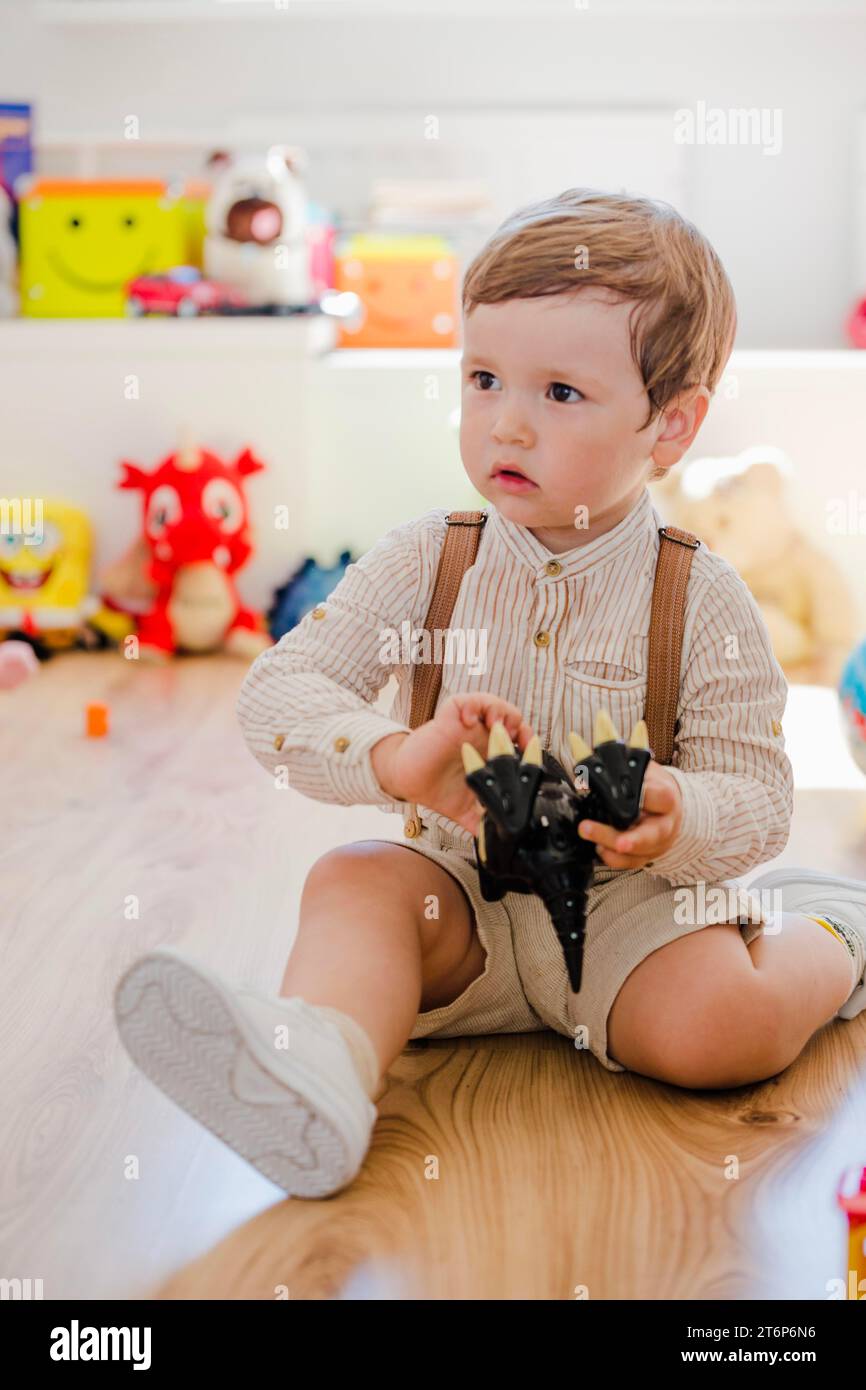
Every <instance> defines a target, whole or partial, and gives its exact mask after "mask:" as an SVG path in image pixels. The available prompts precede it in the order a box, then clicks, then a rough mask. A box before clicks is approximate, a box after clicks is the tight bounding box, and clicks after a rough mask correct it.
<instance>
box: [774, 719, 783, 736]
mask: <svg viewBox="0 0 866 1390" xmlns="http://www.w3.org/2000/svg"><path fill="white" fill-rule="evenodd" d="M781 732H782V726H781V724H780V723H779V721H778V719H774V720H773V733H774V734H780V733H781Z"/></svg>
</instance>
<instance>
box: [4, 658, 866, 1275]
mask: <svg viewBox="0 0 866 1390" xmlns="http://www.w3.org/2000/svg"><path fill="white" fill-rule="evenodd" d="M244 670H245V666H244V665H243V663H235V662H233V661H231V660H230V659H228V658H223V657H186V658H180V659H178V660H176V661H175V662H173V663H172V664H171V665H170V666H168V667H166V668H162V669H154V668H149V667H144V666H141V665H139V664H138V663H133V662H125V661H124V660H123V659H122V658H121V657H120V656H119V655H117V654H111V653H99V654H85V653H73V654H65V655H62V656H57V657H55V658H54V659H53V660H52V661H51V662H49V663H48V664H47V665H46V666H44V667H43V669H42V670H41V671H40V672H39V673H38V675H37V676H36V677H35V678H34V679H33V680H32V681H31V682H29V684H27V685H26V686H24V687H21V688H19V689H18V690H16V691H14V692H11V693H8V694H6V695H4V696H3V697H2V700H0V751H2V756H3V768H4V773H5V785H6V795H5V796H4V797H3V799H2V804H3V813H2V839H0V885H2V903H3V915H2V942H3V971H2V1000H0V1003H2V1009H0V1094H2V1096H3V1119H4V1124H3V1137H2V1141H0V1142H2V1154H0V1184H2V1186H0V1275H2V1276H3V1277H6V1278H14V1277H19V1278H28V1277H29V1278H41V1279H42V1280H43V1288H44V1296H45V1297H46V1298H59V1297H80V1298H107V1297H167V1298H217V1299H225V1298H240V1299H249V1298H253V1299H272V1298H282V1297H288V1298H289V1300H290V1301H291V1300H297V1299H300V1300H305V1299H339V1298H364V1297H388V1298H400V1299H403V1298H407V1299H408V1298H433V1299H442V1298H444V1299H517V1298H529V1299H557V1300H558V1299H574V1298H576V1297H581V1296H588V1297H589V1298H590V1299H611V1298H617V1299H632V1298H648V1299H680V1298H700V1299H710V1298H771V1297H785V1298H823V1297H826V1285H827V1281H828V1280H829V1279H832V1278H834V1277H842V1278H844V1277H845V1264H846V1259H845V1252H846V1241H845V1233H844V1226H843V1223H842V1221H841V1219H840V1217H839V1215H838V1213H837V1211H836V1208H835V1202H834V1192H835V1187H836V1182H837V1180H838V1176H839V1173H840V1172H841V1170H842V1168H844V1167H846V1166H847V1165H848V1164H851V1163H854V1162H860V1163H866V1065H864V1058H866V1015H863V1016H861V1017H860V1018H859V1019H856V1020H854V1021H853V1022H850V1023H843V1022H837V1023H833V1024H830V1025H827V1026H826V1027H825V1028H823V1029H822V1030H821V1031H820V1032H819V1033H818V1034H816V1035H815V1037H814V1038H813V1039H812V1040H811V1042H810V1043H809V1045H808V1046H807V1047H806V1049H805V1050H804V1052H803V1053H802V1054H801V1056H800V1057H799V1058H798V1059H797V1061H796V1062H795V1063H794V1064H793V1065H792V1066H790V1067H788V1068H787V1069H786V1071H785V1072H783V1073H782V1074H781V1075H780V1076H778V1077H776V1078H774V1079H772V1080H771V1081H768V1082H765V1083H763V1084H761V1085H758V1086H750V1087H741V1088H738V1089H736V1090H731V1091H724V1092H719V1091H706V1092H690V1091H686V1090H680V1089H678V1088H676V1087H672V1086H664V1085H661V1084H659V1083H657V1082H654V1081H651V1080H649V1079H647V1078H644V1077H640V1076H637V1075H634V1074H630V1073H623V1074H613V1073H609V1072H606V1071H605V1070H604V1069H603V1068H602V1067H600V1066H599V1064H598V1063H597V1062H596V1061H595V1059H594V1058H593V1057H592V1056H591V1055H590V1054H587V1053H581V1052H577V1051H575V1049H574V1048H573V1046H572V1045H571V1044H570V1042H569V1041H568V1039H567V1038H564V1037H560V1036H558V1035H557V1034H554V1033H535V1034H525V1035H515V1036H500V1037H486V1038H479V1039H475V1038H467V1039H453V1040H452V1039H446V1040H438V1041H437V1040H427V1041H426V1042H423V1043H416V1044H412V1045H411V1046H409V1047H407V1049H406V1051H405V1052H404V1053H403V1054H402V1056H401V1057H400V1058H399V1059H398V1061H397V1062H396V1063H395V1065H394V1066H393V1067H392V1069H391V1072H390V1073H389V1076H388V1078H387V1083H386V1088H385V1090H384V1093H383V1094H382V1096H381V1097H380V1099H379V1101H378V1108H379V1116H380V1118H379V1122H378V1124H377V1127H376V1131H375V1134H374V1141H373V1146H372V1148H371V1151H370V1154H369V1156H368V1158H367V1161H366V1163H365V1165H364V1168H363V1169H362V1171H361V1174H360V1176H359V1177H358V1179H357V1180H356V1182H355V1183H354V1184H353V1185H352V1187H351V1188H349V1189H348V1190H347V1191H345V1192H343V1193H340V1194H338V1195H337V1196H335V1197H333V1198H329V1199H327V1200H326V1201H320V1202H308V1201H303V1200H301V1199H294V1200H288V1199H286V1198H284V1197H283V1196H282V1195H281V1194H280V1193H279V1191H278V1190H277V1189H275V1188H274V1187H273V1186H272V1185H271V1184H269V1183H268V1182H267V1181H266V1180H265V1179H264V1178H262V1177H260V1176H259V1175H258V1173H256V1172H255V1171H254V1170H253V1169H251V1168H249V1167H248V1165H247V1164H246V1163H244V1162H243V1160H242V1159H240V1158H239V1157H237V1155H235V1154H233V1153H232V1152H231V1151H230V1150H228V1149H227V1148H226V1147H225V1146H224V1145H222V1144H221V1143H220V1142H219V1141H218V1140H217V1139H215V1138H213V1137H212V1136H211V1135H210V1134H209V1133H208V1132H207V1131H206V1130H204V1129H202V1128H201V1127H200V1126H199V1125H197V1124H196V1123H195V1121H194V1120H192V1119H191V1118H190V1117H189V1116H187V1115H186V1114H185V1112H183V1111H181V1110H180V1109H178V1108H177V1107H176V1106H174V1105H173V1104H172V1102H171V1101H170V1100H169V1099H168V1098H167V1097H165V1096H164V1095H163V1094H162V1093H161V1092H160V1091H158V1090H157V1089H156V1088H155V1087H154V1086H153V1085H152V1084H151V1083H150V1082H149V1081H148V1080H147V1078H146V1077H144V1076H143V1075H141V1074H140V1073H139V1072H137V1071H136V1069H135V1068H134V1067H133V1065H132V1063H131V1062H130V1060H129V1058H128V1057H127V1055H126V1053H125V1051H124V1049H123V1048H122V1046H121V1043H120V1040H119V1038H118V1036H117V1032H116V1029H115V1026H114V1019H113V1013H112V991H113V988H114V985H115V983H116V981H117V979H118V977H119V976H120V974H121V973H122V972H123V970H124V969H125V968H126V966H127V965H128V964H129V963H130V962H131V961H132V960H133V959H135V958H136V957H137V956H138V955H140V954H142V953H143V952H144V951H146V950H148V949H150V948H151V947H153V946H155V945H157V944H160V943H163V942H172V943H174V944H177V945H180V946H181V947H182V948H183V949H184V950H189V951H190V953H192V954H194V955H196V956H198V957H199V958H201V959H202V960H205V961H207V962H208V963H209V964H210V965H211V966H212V967H213V968H215V969H216V970H218V971H220V972H221V973H223V974H224V975H225V976H226V977H227V978H229V979H232V980H234V981H236V982H237V983H238V984H239V985H240V984H245V985H250V986H253V987H255V988H260V989H269V990H273V991H274V992H276V990H277V987H278V983H279V980H280V977H281V974H282V969H283V966H284V964H285V960H286V957H287V955H288V952H289V951H290V949H291V944H292V939H293V933H294V930H295V922H296V914H297V904H298V900H299V897H300V892H301V887H302V885H303V882H304V878H305V876H306V873H307V871H308V869H309V867H310V866H311V864H312V863H313V862H314V860H315V859H317V858H318V857H319V856H320V855H321V854H323V853H324V852H325V851H326V850H327V849H329V848H330V847H331V846H332V845H336V844H341V843H345V842H346V841H347V840H353V839H362V838H365V837H368V836H375V837H377V838H383V837H384V838H393V839H396V840H399V839H400V836H401V825H400V821H399V819H398V818H397V817H390V816H388V817H386V816H384V815H383V814H382V813H381V812H379V811H378V810H377V809H376V808H370V807H351V808H342V807H335V806H328V805H325V804H321V803H317V802H313V801H310V800H309V799H305V798H303V797H301V796H299V795H297V794H296V793H294V792H292V791H290V790H288V791H277V790H276V789H275V788H274V787H273V786H272V784H271V782H270V781H269V779H268V778H267V777H266V775H265V774H264V773H263V772H262V770H261V768H259V767H258V765H257V764H256V763H255V762H254V760H253V759H252V758H251V757H250V755H249V753H248V752H247V750H246V748H245V746H244V745H243V741H242V739H241V737H240V733H239V731H238V728H237V724H236V721H235V716H234V699H235V695H236V692H237V688H238V685H239V683H240V680H241V679H242V676H243V673H244ZM89 700H105V701H107V702H108V703H109V705H110V706H111V731H110V734H109V736H108V737H107V738H106V739H103V740H88V739H86V738H85V737H84V732H83V731H84V706H85V705H86V703H87V702H88V701H89ZM863 807H864V796H862V795H861V794H860V793H859V792H824V791H820V792H804V793H801V794H798V800H797V812H796V816H795V824H794V831H793V833H792V836H791V839H790V841H789V844H788V846H787V848H786V850H785V853H784V855H782V856H780V858H779V860H778V861H776V862H777V863H779V864H781V863H784V862H789V861H790V862H796V861H798V860H799V861H800V862H804V863H809V864H812V865H814V866H815V867H819V868H824V869H825V870H827V871H833V870H834V869H838V870H839V871H840V872H843V873H848V874H852V873H853V874H857V875H859V876H863V877H866V855H864V820H863ZM130 895H135V896H136V897H137V898H138V901H139V917H138V919H137V920H136V919H134V918H132V919H129V918H128V916H127V915H125V905H126V904H127V902H128V900H129V898H130ZM733 1160H736V1163H737V1165H738V1176H731V1175H730V1172H731V1169H732V1168H733V1166H734V1163H733ZM131 1161H133V1162H134V1163H136V1164H137V1165H138V1167H137V1175H136V1174H135V1172H134V1171H133V1173H132V1174H131V1173H130V1164H131Z"/></svg>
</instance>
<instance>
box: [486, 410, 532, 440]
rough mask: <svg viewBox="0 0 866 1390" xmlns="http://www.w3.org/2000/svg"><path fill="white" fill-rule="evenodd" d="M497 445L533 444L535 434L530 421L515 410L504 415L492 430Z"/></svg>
mask: <svg viewBox="0 0 866 1390" xmlns="http://www.w3.org/2000/svg"><path fill="white" fill-rule="evenodd" d="M491 434H492V435H493V438H494V439H495V440H496V442H497V444H531V443H532V440H533V438H534V432H533V429H532V426H531V425H530V424H529V421H528V420H526V419H525V417H523V416H521V415H520V414H518V413H517V412H515V411H514V410H510V411H508V412H507V413H506V412H504V411H503V413H502V414H501V415H500V416H499V418H498V419H497V421H496V423H495V425H494V426H493V429H492V430H491Z"/></svg>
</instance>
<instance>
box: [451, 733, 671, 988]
mask: <svg viewBox="0 0 866 1390" xmlns="http://www.w3.org/2000/svg"><path fill="white" fill-rule="evenodd" d="M594 737H595V745H596V746H595V747H594V748H590V746H589V744H588V743H586V742H585V741H584V740H583V739H582V738H581V737H580V736H579V734H576V733H574V732H571V733H569V735H568V740H569V745H570V747H571V753H572V757H573V759H574V766H575V768H576V767H578V766H580V767H581V782H580V785H579V786H577V787H576V786H575V785H574V783H573V782H572V780H571V778H570V777H569V774H568V773H567V772H566V770H565V768H564V767H563V766H562V765H561V764H560V763H559V762H558V761H557V760H556V758H554V757H553V756H552V754H550V753H548V752H547V750H546V749H543V748H542V747H541V740H540V738H539V737H538V735H537V734H534V735H533V737H532V738H531V739H530V741H529V743H528V744H527V745H526V748H525V750H524V752H523V757H522V758H521V757H520V756H519V755H518V753H517V750H516V749H515V747H514V744H513V743H512V741H511V739H510V738H509V736H508V732H507V730H506V729H505V726H504V725H503V724H502V723H501V722H499V721H497V723H495V724H494V726H493V728H492V730H491V732H490V738H489V741H488V748H487V761H486V762H485V761H484V759H483V758H482V757H481V755H480V754H479V753H478V752H477V750H476V749H475V748H473V746H472V745H471V744H470V743H464V744H463V745H462V748H461V753H462V757H463V767H464V769H465V772H466V781H467V783H468V784H469V786H470V787H471V788H472V789H473V791H474V792H475V793H476V795H477V797H478V800H479V802H480V803H481V805H482V806H483V808H484V815H483V816H482V819H481V823H480V825H479V829H478V836H477V839H476V859H477V868H478V875H479V882H480V886H481V895H482V897H483V898H484V899H485V901H486V902H498V901H499V899H500V898H503V897H504V896H505V894H506V893H508V892H514V893H535V894H537V895H538V897H540V898H541V900H542V901H543V903H544V905H545V907H546V908H547V910H548V912H549V914H550V918H551V921H552V923H553V926H554V929H555V931H556V934H557V937H558V938H559V942H560V945H561V946H562V950H563V954H564V956H565V963H566V968H567V970H568V978H569V983H570V985H571V988H572V990H573V991H574V993H575V994H577V993H578V992H579V990H580V983H581V975H582V968H583V942H584V932H585V927H586V895H587V891H588V888H589V885H590V883H591V881H592V875H593V868H594V866H595V863H596V847H595V844H594V842H593V841H591V840H582V839H580V837H579V835H578V827H579V825H580V822H581V821H582V820H584V819H588V820H595V821H599V822H601V823H603V824H606V825H614V826H615V827H616V828H617V829H619V830H624V829H626V828H627V827H628V826H629V825H633V824H634V822H635V821H636V820H637V819H638V816H639V815H640V801H641V792H642V788H643V780H644V774H645V772H646V769H647V766H648V764H649V762H650V760H651V756H652V754H651V752H650V748H649V739H648V736H647V728H646V724H645V723H644V721H643V720H642V719H641V720H638V722H637V723H636V724H635V726H634V728H633V729H632V733H631V738H630V739H629V741H628V743H624V742H623V741H622V740H621V739H620V737H619V735H618V733H617V731H616V728H615V726H614V723H613V720H612V719H611V717H610V715H609V714H608V713H607V711H606V710H600V711H599V713H598V714H597V716H596V719H595V726H594Z"/></svg>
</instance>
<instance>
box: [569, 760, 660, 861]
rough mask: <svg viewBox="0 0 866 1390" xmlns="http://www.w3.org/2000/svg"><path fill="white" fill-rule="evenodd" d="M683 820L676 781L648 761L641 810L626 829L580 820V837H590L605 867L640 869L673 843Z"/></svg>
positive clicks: (657, 857) (653, 762)
mask: <svg viewBox="0 0 866 1390" xmlns="http://www.w3.org/2000/svg"><path fill="white" fill-rule="evenodd" d="M682 823H683V798H682V792H681V791H680V787H679V783H678V782H677V780H676V778H675V777H672V776H671V774H670V773H669V772H667V771H666V770H665V769H664V768H663V767H662V766H661V764H660V763H657V762H655V760H652V761H651V762H649V763H648V764H647V770H646V772H645V773H644V797H643V809H642V811H641V815H640V819H639V820H636V821H635V823H634V825H632V826H630V827H629V829H628V830H614V829H613V827H612V826H610V825H600V824H599V822H598V821H586V820H585V821H582V822H581V825H580V831H579V834H580V837H581V839H586V840H594V841H595V843H596V844H597V845H598V846H599V849H598V855H599V857H600V858H601V859H602V860H603V862H604V863H605V864H607V866H608V868H609V869H643V868H645V867H646V866H647V864H652V863H653V861H654V860H656V859H660V858H661V856H662V855H663V854H666V853H667V851H668V850H669V849H670V848H671V847H672V846H673V845H674V844H675V843H676V840H677V838H678V836H679V833H680V829H681V827H682Z"/></svg>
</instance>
